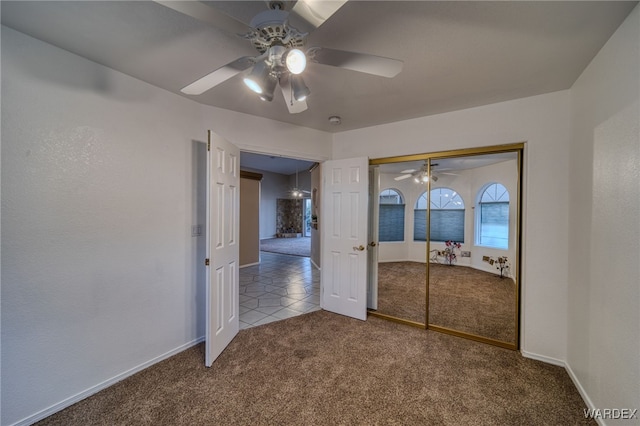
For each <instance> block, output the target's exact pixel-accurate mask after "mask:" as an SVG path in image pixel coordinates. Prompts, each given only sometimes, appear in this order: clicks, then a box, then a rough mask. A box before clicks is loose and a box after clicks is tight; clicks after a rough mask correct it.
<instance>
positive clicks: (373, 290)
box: [367, 166, 380, 309]
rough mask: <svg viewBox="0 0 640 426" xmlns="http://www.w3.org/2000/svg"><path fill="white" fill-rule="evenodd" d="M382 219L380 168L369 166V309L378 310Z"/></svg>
mask: <svg viewBox="0 0 640 426" xmlns="http://www.w3.org/2000/svg"><path fill="white" fill-rule="evenodd" d="M379 217H380V168H379V166H369V247H368V251H367V253H368V254H367V261H368V263H369V265H368V271H369V273H368V275H367V308H369V309H378V231H379V229H378V227H379V224H378V222H379Z"/></svg>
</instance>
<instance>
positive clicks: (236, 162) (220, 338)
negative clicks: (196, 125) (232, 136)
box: [205, 130, 240, 367]
mask: <svg viewBox="0 0 640 426" xmlns="http://www.w3.org/2000/svg"><path fill="white" fill-rule="evenodd" d="M207 151H208V152H207V154H208V159H207V230H208V235H207V260H206V261H205V263H206V264H207V265H208V267H207V275H206V276H207V291H206V298H207V308H206V316H207V322H206V332H205V334H206V335H205V339H206V343H205V346H206V347H205V365H206V366H207V367H211V364H213V361H215V360H216V358H217V357H218V356H219V355H220V354H221V353H222V351H223V350H224V348H226V347H227V345H228V344H229V343H230V342H231V340H233V338H234V337H235V336H236V334H238V330H239V329H240V320H239V315H240V314H239V310H240V302H239V294H240V291H239V288H238V279H239V271H238V264H239V257H240V250H239V243H238V236H239V219H240V216H239V214H240V150H239V149H238V148H237V147H236V146H235V145H233V144H231V143H230V142H228V141H226V140H225V139H223V138H222V137H220V136H218V135H216V134H215V133H213V132H212V131H211V130H209V140H208V144H207Z"/></svg>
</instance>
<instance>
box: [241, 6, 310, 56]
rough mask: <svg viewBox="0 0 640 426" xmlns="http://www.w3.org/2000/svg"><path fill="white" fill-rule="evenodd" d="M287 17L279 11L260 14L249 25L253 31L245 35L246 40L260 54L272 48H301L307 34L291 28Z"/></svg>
mask: <svg viewBox="0 0 640 426" xmlns="http://www.w3.org/2000/svg"><path fill="white" fill-rule="evenodd" d="M288 17H289V12H287V11H284V10H280V9H270V10H265V11H264V12H260V13H259V14H257V15H256V16H255V17H254V18H253V19H252V20H251V23H250V24H249V25H250V26H251V28H255V31H252V32H251V33H249V34H247V35H246V38H248V39H249V40H250V41H251V43H252V44H253V47H255V48H256V50H258V51H259V52H260V53H265V52H266V51H267V50H268V49H269V48H270V47H272V46H284V47H287V48H294V47H303V46H304V44H305V41H306V38H307V33H302V32H300V31H298V30H297V29H295V28H293V27H291V26H290V25H289V24H288V22H287V18H288Z"/></svg>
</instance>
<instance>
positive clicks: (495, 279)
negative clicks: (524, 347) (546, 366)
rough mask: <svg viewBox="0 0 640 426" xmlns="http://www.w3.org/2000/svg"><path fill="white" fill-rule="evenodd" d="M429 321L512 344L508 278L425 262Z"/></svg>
mask: <svg viewBox="0 0 640 426" xmlns="http://www.w3.org/2000/svg"><path fill="white" fill-rule="evenodd" d="M429 275H430V276H429V323H431V324H437V325H441V326H444V327H448V328H453V329H454V330H460V331H465V332H467V333H471V334H476V335H478V336H484V337H489V338H491V339H496V340H501V341H503V342H509V343H515V341H516V334H515V324H516V323H515V321H516V314H515V312H516V302H515V300H516V299H515V298H516V293H515V282H514V281H513V280H512V279H511V278H500V276H499V275H494V274H491V273H489V272H484V271H479V270H477V269H473V268H467V267H464V266H448V265H440V264H431V265H429Z"/></svg>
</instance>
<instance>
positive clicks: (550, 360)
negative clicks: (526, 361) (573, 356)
mask: <svg viewBox="0 0 640 426" xmlns="http://www.w3.org/2000/svg"><path fill="white" fill-rule="evenodd" d="M520 353H521V354H522V356H523V357H525V358H530V359H535V360H536V361H542V362H546V363H547V364H553V365H558V366H560V367H564V368H566V364H565V362H564V361H563V360H561V359H556V358H551V357H549V356H545V355H538V354H535V353H533V352H527V351H520Z"/></svg>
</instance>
